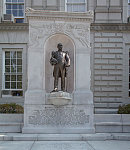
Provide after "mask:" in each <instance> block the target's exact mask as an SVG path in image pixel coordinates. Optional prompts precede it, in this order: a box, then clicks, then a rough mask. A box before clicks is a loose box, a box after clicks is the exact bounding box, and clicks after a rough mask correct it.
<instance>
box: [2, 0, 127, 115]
mask: <svg viewBox="0 0 130 150" xmlns="http://www.w3.org/2000/svg"><path fill="white" fill-rule="evenodd" d="M127 3H128V1H127V0H87V10H93V11H94V14H95V15H94V21H93V22H94V23H93V24H92V25H91V47H92V54H91V70H92V77H91V83H92V86H91V89H92V91H93V92H94V103H95V108H96V109H95V112H96V113H102V112H103V113H104V112H106V113H108V112H109V113H115V112H116V111H117V107H118V106H119V105H120V104H122V103H130V98H129V92H128V91H129V49H130V24H128V23H127V17H128V16H127V7H128V5H127ZM26 7H31V8H33V9H45V10H56V11H57V10H58V11H65V0H53V1H52V0H38V1H36V0H25V8H26ZM2 13H3V3H2V1H0V16H1V17H2ZM27 45H28V24H12V23H8V24H7V23H0V76H1V77H0V89H1V90H2V48H4V47H12V48H13V47H14V48H18V47H23V49H24V56H25V58H24V59H25V62H24V72H25V73H27V68H26V64H27V53H26V52H27ZM26 82H27V79H26V74H25V75H24V82H23V84H24V85H23V87H24V89H25V90H26ZM5 102H19V103H22V104H23V103H24V97H23V98H21V99H20V98H13V97H12V98H11V99H9V98H2V97H1V98H0V103H5Z"/></svg>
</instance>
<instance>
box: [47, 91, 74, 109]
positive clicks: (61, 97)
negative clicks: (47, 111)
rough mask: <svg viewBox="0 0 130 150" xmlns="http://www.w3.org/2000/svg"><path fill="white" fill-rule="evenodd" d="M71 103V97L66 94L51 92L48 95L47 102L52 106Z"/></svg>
mask: <svg viewBox="0 0 130 150" xmlns="http://www.w3.org/2000/svg"><path fill="white" fill-rule="evenodd" d="M71 101H72V97H71V95H70V94H69V93H67V92H62V91H59V92H52V93H50V94H49V95H48V102H49V103H50V104H52V105H54V106H64V105H68V104H69V103H70V102H71Z"/></svg>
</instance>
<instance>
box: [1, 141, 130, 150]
mask: <svg viewBox="0 0 130 150" xmlns="http://www.w3.org/2000/svg"><path fill="white" fill-rule="evenodd" d="M0 150H130V141H119V140H106V141H0Z"/></svg>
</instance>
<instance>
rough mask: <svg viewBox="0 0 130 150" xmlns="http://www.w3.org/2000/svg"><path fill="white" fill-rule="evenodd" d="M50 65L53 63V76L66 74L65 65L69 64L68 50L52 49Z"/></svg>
mask: <svg viewBox="0 0 130 150" xmlns="http://www.w3.org/2000/svg"><path fill="white" fill-rule="evenodd" d="M50 63H51V65H54V70H53V76H54V77H58V78H59V77H61V76H62V75H64V76H65V77H66V76H67V70H66V67H69V66H70V58H69V54H68V52H64V51H53V52H52V54H51V59H50Z"/></svg>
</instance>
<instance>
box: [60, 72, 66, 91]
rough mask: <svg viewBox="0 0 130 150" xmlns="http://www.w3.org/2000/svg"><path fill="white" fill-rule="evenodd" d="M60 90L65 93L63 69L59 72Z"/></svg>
mask: <svg viewBox="0 0 130 150" xmlns="http://www.w3.org/2000/svg"><path fill="white" fill-rule="evenodd" d="M61 90H62V91H65V69H62V71H61Z"/></svg>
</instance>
